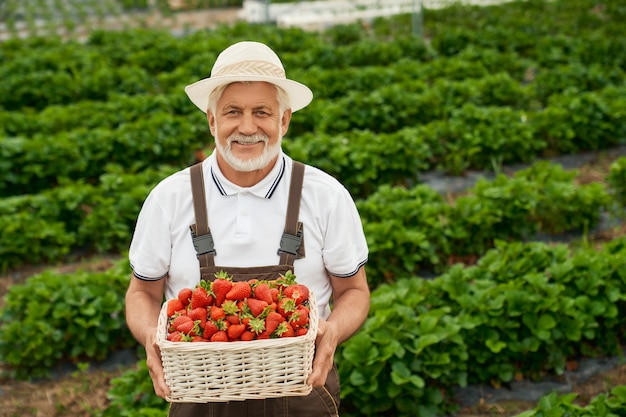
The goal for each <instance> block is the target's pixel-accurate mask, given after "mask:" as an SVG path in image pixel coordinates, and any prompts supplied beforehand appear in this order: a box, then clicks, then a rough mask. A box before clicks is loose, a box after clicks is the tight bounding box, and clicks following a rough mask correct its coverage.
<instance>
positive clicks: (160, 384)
mask: <svg viewBox="0 0 626 417" xmlns="http://www.w3.org/2000/svg"><path fill="white" fill-rule="evenodd" d="M145 346H146V365H147V366H148V371H149V372H150V378H152V385H153V386H154V392H155V393H156V395H158V396H159V397H161V398H165V397H167V396H169V395H170V388H169V387H168V386H167V384H166V383H165V373H164V372H163V362H162V361H161V351H160V350H159V346H158V345H157V343H156V329H154V331H153V332H150V333H149V336H148V340H146V344H145Z"/></svg>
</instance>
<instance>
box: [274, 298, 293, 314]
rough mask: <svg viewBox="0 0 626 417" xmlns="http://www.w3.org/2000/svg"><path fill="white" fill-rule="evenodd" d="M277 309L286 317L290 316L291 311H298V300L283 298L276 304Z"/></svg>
mask: <svg viewBox="0 0 626 417" xmlns="http://www.w3.org/2000/svg"><path fill="white" fill-rule="evenodd" d="M276 311H277V312H278V313H280V314H282V315H283V316H285V317H289V316H290V315H291V313H293V312H294V311H296V302H295V300H294V299H293V298H287V297H285V298H281V299H280V301H278V305H277V306H276Z"/></svg>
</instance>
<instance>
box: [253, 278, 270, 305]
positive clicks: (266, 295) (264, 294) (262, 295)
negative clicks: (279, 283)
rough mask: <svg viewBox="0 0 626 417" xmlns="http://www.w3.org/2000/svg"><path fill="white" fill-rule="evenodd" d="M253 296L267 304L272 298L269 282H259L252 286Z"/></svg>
mask: <svg viewBox="0 0 626 417" xmlns="http://www.w3.org/2000/svg"><path fill="white" fill-rule="evenodd" d="M254 298H256V299H258V300H262V301H265V302H266V303H268V304H271V302H272V301H273V299H272V291H271V290H270V286H269V284H267V283H266V282H259V283H258V284H257V285H256V286H255V287H254Z"/></svg>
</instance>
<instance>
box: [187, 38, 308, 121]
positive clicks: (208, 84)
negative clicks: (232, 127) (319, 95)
mask: <svg viewBox="0 0 626 417" xmlns="http://www.w3.org/2000/svg"><path fill="white" fill-rule="evenodd" d="M237 81H266V82H268V83H272V84H276V85H277V86H279V87H281V88H283V89H284V90H285V91H286V92H287V95H288V96H289V99H290V100H291V111H294V112H295V111H297V110H300V109H302V108H304V107H306V106H307V105H308V104H309V103H310V102H311V100H312V99H313V93H312V92H311V90H310V89H309V87H307V86H305V85H304V84H300V83H299V82H297V81H293V80H289V79H287V77H286V75H285V69H284V68H283V64H282V62H281V61H280V58H278V55H276V53H275V52H274V51H272V50H271V49H270V48H269V47H268V46H267V45H264V44H262V43H259V42H248V41H246V42H239V43H236V44H234V45H231V46H229V47H228V48H226V49H225V50H224V51H222V52H221V53H220V54H219V55H218V57H217V60H216V61H215V64H214V65H213V69H212V70H211V77H209V78H205V79H202V80H200V81H197V82H195V83H193V84H190V85H188V86H187V87H185V92H186V93H187V96H188V97H189V98H190V99H191V101H192V102H193V104H195V105H196V106H198V108H199V109H200V110H202V111H203V112H205V113H206V110H207V107H208V102H209V94H210V93H211V91H213V90H214V89H215V88H216V87H219V86H220V85H223V84H230V83H233V82H237Z"/></svg>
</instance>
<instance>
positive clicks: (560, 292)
mask: <svg viewBox="0 0 626 417" xmlns="http://www.w3.org/2000/svg"><path fill="white" fill-rule="evenodd" d="M625 284H626V240H624V239H623V238H622V239H616V240H613V241H612V242H610V243H609V244H607V245H606V246H605V247H603V248H602V249H600V250H597V249H594V248H587V247H580V248H578V249H576V250H572V249H570V248H568V247H567V246H565V245H563V244H560V245H550V244H546V243H538V242H536V243H521V242H512V243H504V242H499V243H498V244H497V245H496V248H494V249H491V250H489V251H487V253H486V254H485V256H484V257H482V258H481V259H480V260H479V261H478V263H477V264H476V265H475V266H471V267H463V266H462V265H460V264H457V265H455V266H453V267H452V268H450V270H449V271H447V272H446V273H444V274H442V275H440V276H438V277H436V278H435V279H432V280H425V279H421V278H407V279H401V280H398V281H397V282H395V283H393V284H388V285H387V284H384V285H381V286H379V287H378V288H377V289H376V290H375V291H374V292H373V293H372V304H371V310H370V315H369V317H368V319H367V320H366V322H365V324H364V325H363V327H362V328H361V330H360V331H359V333H358V334H357V335H355V336H354V337H353V338H352V339H350V340H348V341H347V342H346V343H344V344H343V345H342V347H341V348H340V351H339V353H338V359H337V362H338V366H339V372H340V377H341V380H342V395H343V398H344V399H345V400H346V403H347V404H346V408H347V410H346V411H347V413H345V415H355V416H356V415H372V416H374V415H394V416H420V417H424V416H436V415H443V414H445V413H446V412H448V411H453V410H454V408H455V403H454V397H453V392H452V391H453V387H455V386H465V385H466V384H473V383H485V384H497V385H499V384H502V383H504V382H507V381H512V380H513V379H514V378H520V377H525V378H530V379H532V378H539V379H540V378H541V377H543V376H545V375H556V374H562V373H563V372H564V371H565V366H566V361H567V360H578V359H579V358H582V357H602V356H605V355H617V354H619V353H620V352H621V344H622V343H623V342H624V338H623V335H624V330H625V324H624V320H623V317H624V314H625V312H626V311H625V309H626V288H625V287H624V285H625ZM342 415H344V414H342ZM539 415H541V414H539ZM546 415H552V414H546Z"/></svg>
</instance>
